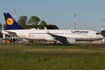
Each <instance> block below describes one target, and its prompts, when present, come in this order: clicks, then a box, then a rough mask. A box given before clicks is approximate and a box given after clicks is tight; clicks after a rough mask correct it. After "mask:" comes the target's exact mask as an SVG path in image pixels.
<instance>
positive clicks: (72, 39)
mask: <svg viewBox="0 0 105 70" xmlns="http://www.w3.org/2000/svg"><path fill="white" fill-rule="evenodd" d="M60 42H62V43H66V44H75V42H76V39H75V38H66V39H65V41H60Z"/></svg>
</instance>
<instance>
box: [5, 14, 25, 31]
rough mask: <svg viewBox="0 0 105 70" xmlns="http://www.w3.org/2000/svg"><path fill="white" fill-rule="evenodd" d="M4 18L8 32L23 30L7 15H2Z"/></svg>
mask: <svg viewBox="0 0 105 70" xmlns="http://www.w3.org/2000/svg"><path fill="white" fill-rule="evenodd" d="M4 17H5V22H6V25H7V29H8V30H15V29H16V30H17V29H23V28H21V27H20V26H19V25H18V24H17V23H16V21H15V20H14V19H13V18H12V16H11V15H10V14H9V13H4Z"/></svg>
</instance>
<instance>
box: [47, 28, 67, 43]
mask: <svg viewBox="0 0 105 70" xmlns="http://www.w3.org/2000/svg"><path fill="white" fill-rule="evenodd" d="M45 30H46V31H47V34H49V35H51V36H52V37H54V38H55V39H56V40H60V41H62V40H66V37H64V36H59V35H55V34H52V33H50V32H49V31H48V30H47V28H46V27H45Z"/></svg>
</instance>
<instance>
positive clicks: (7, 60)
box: [0, 43, 105, 70]
mask: <svg viewBox="0 0 105 70" xmlns="http://www.w3.org/2000/svg"><path fill="white" fill-rule="evenodd" d="M104 45H105V44H100V45H93V46H88V45H83V44H76V45H72V46H70V45H56V46H53V45H51V44H41V45H39V44H33V43H29V44H21V43H20V44H17V43H9V44H8V43H0V70H105V46H104Z"/></svg>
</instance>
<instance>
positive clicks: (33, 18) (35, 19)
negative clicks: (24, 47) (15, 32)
mask: <svg viewBox="0 0 105 70" xmlns="http://www.w3.org/2000/svg"><path fill="white" fill-rule="evenodd" d="M39 21H40V18H38V17H37V16H31V18H30V19H29V21H28V24H31V25H38V23H39Z"/></svg>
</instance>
